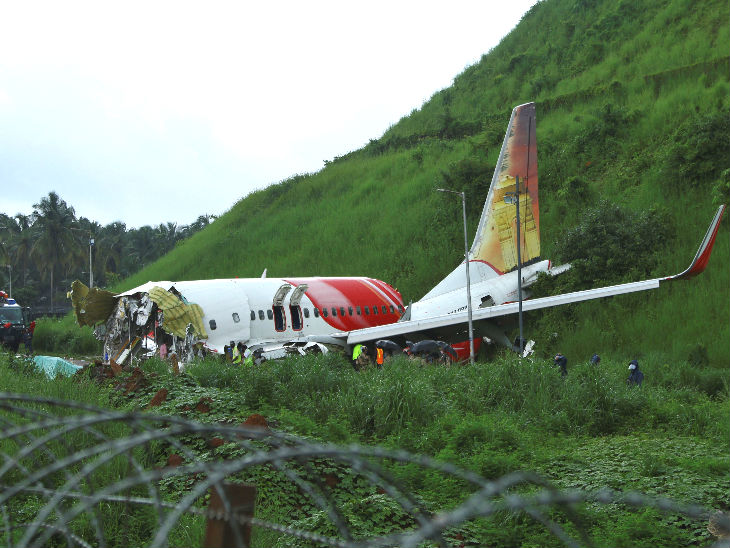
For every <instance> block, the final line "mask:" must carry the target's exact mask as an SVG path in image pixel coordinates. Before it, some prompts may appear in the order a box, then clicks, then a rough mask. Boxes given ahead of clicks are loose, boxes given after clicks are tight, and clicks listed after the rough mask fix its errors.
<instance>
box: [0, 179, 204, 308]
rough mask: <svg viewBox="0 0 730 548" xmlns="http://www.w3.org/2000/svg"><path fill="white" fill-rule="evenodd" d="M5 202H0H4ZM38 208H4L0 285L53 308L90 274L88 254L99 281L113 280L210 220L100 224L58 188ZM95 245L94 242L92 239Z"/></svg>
mask: <svg viewBox="0 0 730 548" xmlns="http://www.w3.org/2000/svg"><path fill="white" fill-rule="evenodd" d="M0 207H1V206H0ZM33 207H34V209H33V213H31V214H30V215H24V214H22V213H17V214H15V215H12V216H11V215H8V214H6V213H0V263H3V264H4V266H5V265H9V266H10V269H7V270H6V269H5V268H2V269H0V287H2V288H4V289H5V291H8V290H9V289H10V285H11V284H10V281H11V280H10V275H11V274H12V277H13V279H12V287H13V297H14V298H15V299H16V300H17V301H18V302H19V303H21V304H22V305H23V306H30V307H34V308H37V307H40V308H42V309H44V310H45V311H46V312H52V311H53V310H54V306H58V305H59V304H60V305H61V307H62V308H67V307H66V306H65V304H66V300H65V295H66V292H67V291H68V289H69V287H70V285H71V282H73V281H74V280H75V279H77V278H84V279H88V277H89V259H90V258H89V254H90V253H91V254H92V257H91V261H92V265H93V267H94V270H93V272H94V283H95V285H100V286H102V287H103V286H105V285H113V284H116V283H118V282H119V280H120V279H123V278H126V277H127V276H129V275H130V274H132V273H134V272H137V271H138V270H139V269H140V268H142V267H143V266H145V265H147V264H149V263H152V262H154V261H155V260H157V259H158V258H159V257H160V256H162V255H164V254H165V253H167V252H168V251H170V250H172V249H173V248H174V247H175V244H177V243H178V242H179V241H182V240H184V239H185V238H187V237H189V236H191V235H192V234H194V233H195V232H197V231H199V230H201V229H202V228H204V227H205V226H207V225H208V224H209V223H210V222H211V220H212V216H210V215H201V216H200V217H198V220H197V221H195V222H194V223H191V224H190V225H187V226H178V225H177V224H176V223H162V224H159V225H158V226H156V227H154V228H153V227H151V226H143V227H141V228H130V229H127V227H126V225H125V224H124V223H123V222H121V221H120V222H114V223H110V224H108V225H106V226H101V225H100V224H99V223H97V222H95V221H90V220H89V219H87V218H86V217H80V218H77V217H76V212H75V211H74V208H73V207H72V206H71V205H69V204H67V203H66V201H65V200H64V199H63V198H61V197H60V196H59V195H58V194H56V193H55V192H50V193H49V194H48V196H44V197H43V198H41V199H40V201H39V202H38V203H37V204H35V205H34V206H33ZM91 239H93V240H94V245H93V246H90V245H89V243H90V240H91Z"/></svg>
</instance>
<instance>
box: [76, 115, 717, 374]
mask: <svg viewBox="0 0 730 548" xmlns="http://www.w3.org/2000/svg"><path fill="white" fill-rule="evenodd" d="M516 184H517V185H518V186H517V188H518V189H519V192H518V195H519V208H520V211H521V214H520V219H519V225H518V224H517V220H516V208H515V207H513V205H512V203H510V200H508V198H509V193H510V191H512V190H515V189H516ZM514 194H515V193H512V197H513V200H512V201H514ZM724 209H725V206H721V207H720V208H719V209H718V211H717V212H716V214H715V216H714V218H713V220H712V222H711V224H710V227H709V229H708V231H707V233H706V235H705V237H704V239H703V241H702V243H701V245H700V248H699V250H698V251H697V254H696V255H695V257H694V260H693V261H692V263H691V265H690V266H689V268H687V269H686V270H685V271H684V272H682V273H680V274H677V275H674V276H668V277H664V278H656V279H652V280H643V281H639V282H632V283H626V284H621V285H615V286H609V287H600V288H596V289H589V290H586V291H578V292H573V293H566V294H562V295H556V296H551V297H544V298H539V299H530V300H527V301H524V302H522V303H521V305H522V309H523V310H525V311H528V310H536V309H540V308H547V307H553V306H559V305H562V304H567V303H573V302H580V301H584V300H589V299H598V298H602V297H608V296H612V295H619V294H622V293H630V292H634V291H644V290H648V289H655V288H658V287H659V286H660V285H661V284H662V283H664V282H669V281H675V280H681V279H689V278H692V277H693V276H696V275H697V274H700V273H701V272H702V271H703V270H704V269H705V267H706V265H707V262H708V260H709V257H710V253H711V251H712V246H713V244H714V241H715V237H716V235H717V231H718V227H719V224H720V220H721V218H722V215H723V212H724ZM518 226H519V227H520V229H521V230H519V231H518V230H517V228H518ZM517 234H519V235H520V237H519V249H518V236H517ZM518 257H520V259H521V260H520V263H521V269H520V270H521V278H518V270H517V269H516V267H517V263H518ZM467 260H468V264H469V271H470V272H471V276H470V280H469V283H468V284H467V276H466V274H465V272H464V271H465V268H464V266H465V263H464V262H462V263H461V265H459V266H457V267H456V268H455V269H454V270H453V271H452V272H451V273H450V274H449V275H447V276H446V277H445V278H444V279H443V280H442V281H441V282H440V283H439V284H437V285H436V286H435V287H434V288H433V289H432V290H431V291H429V292H428V293H427V294H426V295H425V296H424V297H423V298H422V299H421V300H419V301H418V302H415V303H413V304H412V305H410V306H408V307H407V309H406V308H405V307H404V304H403V299H402V297H401V295H400V293H398V291H397V290H395V289H394V288H393V287H391V286H390V285H388V284H387V283H385V282H382V281H380V280H375V279H372V278H364V277H352V278H319V277H317V278H267V277H266V275H265V272H264V275H263V276H262V277H261V278H251V279H238V278H236V279H219V280H197V281H182V282H171V281H166V282H148V283H147V284H144V285H142V286H139V287H136V288H134V289H130V290H129V291H125V292H124V293H119V294H112V293H110V292H107V291H103V290H100V289H98V288H94V289H91V290H89V289H88V288H87V287H86V286H84V285H83V284H82V283H81V282H79V281H76V282H74V284H73V286H72V291H71V293H70V296H71V299H72V302H73V306H74V309H75V311H76V317H77V320H78V323H79V324H80V325H90V326H96V328H95V334H96V336H97V337H98V338H99V339H100V340H103V341H104V353H105V356H107V357H108V358H109V359H113V360H115V361H116V362H117V363H120V364H123V363H124V362H125V361H126V360H128V359H130V357H131V356H132V355H134V354H137V353H139V352H143V351H147V352H149V351H150V349H151V348H154V347H155V345H156V343H158V342H162V341H165V342H166V343H167V345H168V346H169V347H170V348H171V351H174V352H176V353H177V356H178V358H179V359H180V360H181V361H183V362H185V361H189V360H190V359H191V358H192V357H193V356H194V355H195V354H196V353H200V352H217V353H220V352H222V351H223V350H224V346H226V345H228V344H229V343H230V342H231V341H235V342H236V343H238V342H239V341H240V342H243V343H244V344H246V345H247V346H248V348H249V349H250V350H252V351H253V350H257V351H259V352H260V353H261V354H263V356H264V357H265V358H269V359H271V358H277V357H282V356H284V355H286V354H289V353H299V354H303V353H307V352H327V351H328V350H329V349H332V348H338V349H341V350H349V349H351V348H352V346H354V345H356V344H361V343H370V342H372V341H376V340H379V339H395V340H398V341H400V342H403V341H405V339H410V340H412V341H418V340H423V339H440V340H444V341H448V342H450V343H452V346H453V347H454V349H455V350H456V352H457V353H458V356H459V358H460V359H465V358H467V357H468V356H469V354H470V350H469V332H468V330H467V323H468V321H469V319H468V314H467V308H469V307H468V306H467V295H470V297H471V308H473V314H472V316H473V322H474V333H475V338H474V347H475V352H476V351H478V349H479V343H480V342H481V341H482V337H488V338H490V339H491V340H493V341H494V342H496V343H499V344H502V345H504V346H506V347H509V348H512V349H513V350H520V349H519V348H518V347H516V346H514V345H513V343H512V342H511V341H510V339H509V337H508V336H507V332H508V330H510V329H512V328H513V327H514V324H515V320H516V316H517V313H518V310H519V308H518V306H519V303H518V302H517V301H518V293H519V292H520V291H522V292H523V298H528V297H529V293H528V288H529V286H530V285H531V284H532V283H534V282H535V281H536V280H537V277H538V274H539V273H540V272H544V273H546V274H548V275H557V274H560V273H562V272H564V271H565V270H567V269H568V268H569V267H570V265H561V266H557V267H553V266H552V264H551V263H550V261H548V260H541V259H540V222H539V208H538V172H537V140H536V130H535V105H534V103H528V104H524V105H520V106H518V107H515V109H514V110H513V111H512V116H511V118H510V121H509V125H508V127H507V132H506V135H505V138H504V142H503V144H502V149H501V151H500V155H499V159H498V161H497V166H496V169H495V172H494V175H493V177H492V182H491V185H490V187H489V191H488V193H487V198H486V202H485V204H484V208H483V210H482V215H481V218H480V220H479V226H478V228H477V232H476V235H475V238H474V242H473V244H472V246H471V249H470V251H469V253H468V257H467ZM143 349H146V350H143Z"/></svg>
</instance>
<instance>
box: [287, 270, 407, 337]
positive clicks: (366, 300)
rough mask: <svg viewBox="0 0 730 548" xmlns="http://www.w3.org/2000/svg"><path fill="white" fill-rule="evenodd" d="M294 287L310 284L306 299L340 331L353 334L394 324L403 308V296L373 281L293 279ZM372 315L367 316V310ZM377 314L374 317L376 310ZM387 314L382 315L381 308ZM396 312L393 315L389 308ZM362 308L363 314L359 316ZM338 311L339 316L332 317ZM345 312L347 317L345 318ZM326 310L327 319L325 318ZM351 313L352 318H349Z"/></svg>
mask: <svg viewBox="0 0 730 548" xmlns="http://www.w3.org/2000/svg"><path fill="white" fill-rule="evenodd" d="M285 281H286V282H287V283H290V284H292V285H293V286H298V285H300V284H307V286H308V287H307V290H306V292H305V295H306V296H307V298H308V299H309V300H310V301H312V304H313V305H314V306H316V307H317V308H318V309H319V311H320V317H321V318H322V319H323V320H324V321H325V322H327V324H328V325H330V326H331V327H333V328H334V329H336V330H338V331H353V330H355V329H363V328H365V327H375V326H377V325H385V324H389V323H394V322H396V321H398V319H399V318H400V311H399V310H398V307H399V306H403V298H402V297H401V295H400V293H398V291H396V290H395V289H393V288H392V287H391V286H390V285H388V284H387V283H385V282H382V281H380V280H375V279H372V278H290V279H287V280H285ZM366 306H367V307H368V310H369V311H370V314H365V307H366ZM374 306H377V307H378V313H377V314H373V307H374ZM383 306H385V307H386V313H385V314H383V313H382V307H383ZM391 306H392V307H393V310H394V312H392V313H391V311H390V307H391ZM357 307H360V314H359V315H358V313H357ZM333 308H334V309H335V311H336V314H337V315H333V314H332V309H333ZM342 308H344V310H345V314H344V315H343V314H342V310H341V309H342ZM324 309H326V310H327V316H325V315H324V313H323V312H324ZM350 309H352V314H350Z"/></svg>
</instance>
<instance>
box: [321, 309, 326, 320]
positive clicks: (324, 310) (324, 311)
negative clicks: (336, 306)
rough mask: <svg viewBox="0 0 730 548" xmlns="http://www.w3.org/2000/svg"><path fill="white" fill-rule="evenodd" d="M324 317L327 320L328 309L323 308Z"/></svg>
mask: <svg viewBox="0 0 730 548" xmlns="http://www.w3.org/2000/svg"><path fill="white" fill-rule="evenodd" d="M322 316H324V317H325V318H326V317H327V309H326V308H323V309H322Z"/></svg>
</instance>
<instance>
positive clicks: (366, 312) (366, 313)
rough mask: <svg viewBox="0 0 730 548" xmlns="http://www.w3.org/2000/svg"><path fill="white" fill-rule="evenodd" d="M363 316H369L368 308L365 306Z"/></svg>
mask: <svg viewBox="0 0 730 548" xmlns="http://www.w3.org/2000/svg"><path fill="white" fill-rule="evenodd" d="M365 315H366V316H369V315H370V307H369V306H367V305H366V306H365Z"/></svg>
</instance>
